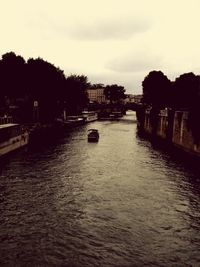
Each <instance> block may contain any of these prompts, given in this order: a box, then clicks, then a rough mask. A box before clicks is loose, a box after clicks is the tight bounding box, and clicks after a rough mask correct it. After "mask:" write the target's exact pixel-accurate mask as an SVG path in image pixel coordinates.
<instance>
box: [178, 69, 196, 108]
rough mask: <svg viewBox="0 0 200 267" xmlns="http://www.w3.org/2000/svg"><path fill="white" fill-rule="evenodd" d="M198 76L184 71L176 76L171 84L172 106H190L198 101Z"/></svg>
mask: <svg viewBox="0 0 200 267" xmlns="http://www.w3.org/2000/svg"><path fill="white" fill-rule="evenodd" d="M199 97H200V77H199V76H197V75H195V74H194V73H192V72H189V73H184V74H182V75H180V76H179V77H178V78H176V80H175V82H174V84H173V106H174V107H177V108H191V107H192V106H194V105H196V102H199Z"/></svg>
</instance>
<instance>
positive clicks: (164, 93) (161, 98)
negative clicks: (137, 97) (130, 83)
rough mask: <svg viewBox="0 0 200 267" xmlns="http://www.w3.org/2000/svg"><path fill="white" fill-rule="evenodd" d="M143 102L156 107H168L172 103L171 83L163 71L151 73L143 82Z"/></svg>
mask: <svg viewBox="0 0 200 267" xmlns="http://www.w3.org/2000/svg"><path fill="white" fill-rule="evenodd" d="M142 87H143V102H144V103H146V104H152V105H153V106H156V107H165V106H168V105H169V104H170V102H171V82H170V80H169V79H168V78H167V76H166V75H164V74H163V72H161V71H155V70H154V71H151V72H150V73H149V74H148V75H147V76H146V77H145V79H144V81H143V82H142Z"/></svg>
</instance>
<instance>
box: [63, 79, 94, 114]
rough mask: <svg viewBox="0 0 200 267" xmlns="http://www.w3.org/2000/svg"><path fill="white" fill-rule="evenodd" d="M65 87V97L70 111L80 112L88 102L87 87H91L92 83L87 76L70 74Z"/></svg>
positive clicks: (72, 112)
mask: <svg viewBox="0 0 200 267" xmlns="http://www.w3.org/2000/svg"><path fill="white" fill-rule="evenodd" d="M65 87H66V88H65V91H64V99H65V100H66V103H67V106H66V108H67V111H68V113H70V114H78V113H80V112H81V111H82V110H83V108H84V107H85V106H86V105H87V103H88V96H87V88H89V87H90V83H89V82H88V78H87V76H84V75H70V76H69V77H67V78H66V86H65Z"/></svg>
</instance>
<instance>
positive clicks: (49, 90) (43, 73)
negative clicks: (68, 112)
mask: <svg viewBox="0 0 200 267" xmlns="http://www.w3.org/2000/svg"><path fill="white" fill-rule="evenodd" d="M27 65H28V88H29V96H30V98H31V99H32V103H33V101H34V100H37V101H38V103H39V112H40V119H41V120H42V121H52V120H54V119H55V117H56V116H57V115H58V113H59V110H58V109H59V104H60V102H61V101H63V91H64V87H65V82H66V79H65V75H64V72H63V71H62V70H60V69H59V68H57V67H55V66H54V65H53V64H51V63H49V62H47V61H45V60H43V59H42V58H37V59H33V58H30V59H29V60H28V62H27Z"/></svg>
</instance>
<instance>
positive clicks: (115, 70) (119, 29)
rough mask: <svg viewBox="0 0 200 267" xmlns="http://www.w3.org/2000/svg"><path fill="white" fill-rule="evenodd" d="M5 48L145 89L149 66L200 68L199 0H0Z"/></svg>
mask: <svg viewBox="0 0 200 267" xmlns="http://www.w3.org/2000/svg"><path fill="white" fill-rule="evenodd" d="M0 8H1V15H0V55H3V54H4V53H6V52H10V51H13V52H15V53H16V54H17V55H21V56H23V57H24V59H26V60H27V59H28V58H29V57H33V58H36V57H42V58H43V59H44V60H47V61H49V62H51V63H53V64H54V65H55V66H58V67H60V68H61V69H63V70H64V71H65V74H66V75H70V74H84V75H87V77H88V79H89V81H90V82H91V83H103V84H105V85H106V84H113V83H117V84H119V85H122V86H124V87H125V89H126V91H127V93H133V94H140V93H142V86H141V83H142V81H143V80H144V77H145V76H146V75H147V74H148V73H149V72H150V71H151V70H161V71H163V72H164V74H165V75H167V76H168V78H169V79H171V80H174V79H175V78H176V77H178V76H179V75H180V74H182V73H185V72H190V71H192V72H194V73H195V74H200V0H190V1H189V0H187V1H186V0H180V1H179V0H167V1H164V0H137V1H136V0H101V1H100V0H71V1H70V0H0Z"/></svg>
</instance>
